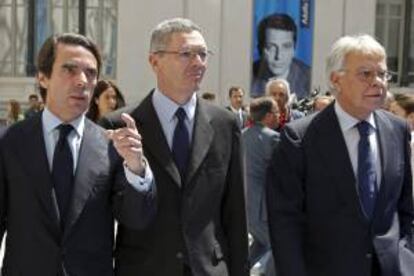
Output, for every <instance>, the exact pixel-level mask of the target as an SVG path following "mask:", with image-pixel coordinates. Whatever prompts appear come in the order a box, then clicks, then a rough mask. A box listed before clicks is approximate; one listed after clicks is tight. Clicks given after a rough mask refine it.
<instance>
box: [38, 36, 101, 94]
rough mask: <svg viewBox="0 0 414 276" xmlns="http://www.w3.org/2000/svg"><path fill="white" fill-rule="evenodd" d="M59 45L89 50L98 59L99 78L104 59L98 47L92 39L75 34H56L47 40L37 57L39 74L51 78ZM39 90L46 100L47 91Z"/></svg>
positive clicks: (40, 88)
mask: <svg viewBox="0 0 414 276" xmlns="http://www.w3.org/2000/svg"><path fill="white" fill-rule="evenodd" d="M59 43H61V44H66V45H79V46H82V47H84V48H85V49H87V50H89V51H90V52H91V53H92V54H93V55H94V57H95V59H96V62H97V65H98V76H97V77H98V78H99V74H100V72H101V66H102V57H101V53H100V51H99V49H98V46H97V45H96V44H95V42H93V41H92V40H91V39H90V38H88V37H86V36H83V35H80V34H75V33H63V34H54V35H52V36H50V37H49V38H48V39H46V41H45V42H44V43H43V45H42V48H40V51H39V54H38V56H37V71H38V72H41V73H43V74H45V76H46V77H48V78H50V76H51V75H52V69H53V64H54V63H55V59H56V47H57V45H58V44H59ZM39 90H40V95H41V97H42V99H43V100H45V99H46V89H45V88H43V87H41V86H40V85H39Z"/></svg>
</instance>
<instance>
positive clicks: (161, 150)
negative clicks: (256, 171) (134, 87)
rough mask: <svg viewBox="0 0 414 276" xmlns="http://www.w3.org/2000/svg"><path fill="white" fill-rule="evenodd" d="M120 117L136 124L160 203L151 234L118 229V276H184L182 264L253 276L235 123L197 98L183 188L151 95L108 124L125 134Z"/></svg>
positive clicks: (211, 273)
mask: <svg viewBox="0 0 414 276" xmlns="http://www.w3.org/2000/svg"><path fill="white" fill-rule="evenodd" d="M122 112H129V113H130V114H131V116H132V117H133V118H134V119H135V120H136V122H137V126H138V130H139V132H140V133H141V135H142V139H143V140H142V141H143V147H144V152H145V155H146V157H147V159H148V161H149V164H150V166H151V169H152V171H153V172H154V176H155V180H156V182H157V183H158V185H157V194H158V199H159V200H158V209H157V210H158V212H157V215H156V218H155V221H154V223H152V224H151V225H150V227H148V228H147V229H145V230H142V231H134V230H132V229H131V228H129V227H125V226H121V227H120V228H119V232H118V236H117V246H118V247H117V252H116V273H117V275H120V276H130V275H131V276H136V275H145V276H160V275H168V276H182V275H183V263H186V264H187V265H188V266H190V267H191V269H192V272H193V275H197V276H227V275H231V276H244V275H248V268H247V257H248V252H247V251H248V250H247V247H248V245H247V230H246V218H245V215H246V214H245V205H244V204H245V201H244V187H243V183H244V180H243V171H242V162H241V156H240V146H241V145H240V130H239V128H238V126H237V123H236V120H235V118H234V116H232V115H231V114H230V113H229V112H227V111H225V110H224V109H221V108H219V107H217V106H214V105H212V104H210V103H208V102H206V101H204V100H202V99H198V102H197V107H196V114H195V123H194V131H193V138H192V146H191V157H190V164H189V168H188V172H187V178H186V180H185V181H182V180H181V179H180V175H179V173H178V170H177V168H176V166H175V164H174V161H173V159H172V155H171V151H170V149H169V147H168V144H167V141H166V138H165V136H164V133H163V130H162V127H161V124H160V122H159V120H158V117H157V114H156V112H155V109H154V107H153V104H152V93H150V95H148V96H147V97H146V98H145V99H144V100H143V102H142V103H141V104H140V105H139V106H138V107H137V108H135V109H133V108H127V109H124V110H119V111H117V112H116V113H115V114H112V115H110V117H108V118H106V119H104V120H103V121H102V124H103V125H104V126H105V127H107V128H117V127H119V126H120V119H119V115H120V113H122Z"/></svg>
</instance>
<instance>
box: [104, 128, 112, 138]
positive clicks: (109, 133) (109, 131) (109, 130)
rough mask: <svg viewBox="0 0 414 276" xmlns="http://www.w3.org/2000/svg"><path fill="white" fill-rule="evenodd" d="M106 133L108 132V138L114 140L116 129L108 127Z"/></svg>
mask: <svg viewBox="0 0 414 276" xmlns="http://www.w3.org/2000/svg"><path fill="white" fill-rule="evenodd" d="M105 134H106V138H108V139H109V140H112V139H113V136H114V131H113V130H112V129H108V130H106V131H105Z"/></svg>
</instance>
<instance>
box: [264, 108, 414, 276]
mask: <svg viewBox="0 0 414 276" xmlns="http://www.w3.org/2000/svg"><path fill="white" fill-rule="evenodd" d="M374 117H375V121H376V125H377V127H378V132H377V135H378V142H379V150H380V157H381V165H382V178H381V184H380V188H379V194H378V197H377V201H376V207H375V211H374V216H373V220H372V221H371V222H369V221H367V219H366V218H365V216H364V214H363V212H362V209H361V204H360V202H359V197H358V188H357V183H356V178H355V176H354V172H353V169H352V165H351V161H350V159H349V155H348V150H347V147H346V145H345V140H344V138H343V134H342V131H341V129H340V127H339V123H338V119H337V116H336V114H335V111H334V106H333V104H331V105H330V106H328V107H327V108H326V109H324V110H323V111H321V112H320V113H318V114H316V115H314V116H310V117H306V118H304V119H301V120H297V121H294V122H292V123H291V124H288V125H287V126H286V127H285V128H284V130H283V132H282V135H281V142H280V146H279V147H278V150H277V151H276V152H275V155H274V159H273V161H272V166H271V167H270V170H269V181H268V185H267V188H268V197H267V199H268V201H267V205H268V212H269V213H268V214H269V220H270V229H271V241H272V246H273V249H274V251H273V254H274V256H275V262H276V268H277V269H278V270H279V274H278V275H280V276H291V275H295V276H305V275H307V276H332V275H336V276H349V275H353V276H371V268H372V263H373V255H374V254H375V255H376V256H377V257H378V261H379V265H380V269H381V276H398V275H407V276H408V275H412V273H413V270H411V271H410V270H406V268H405V267H406V266H407V265H412V259H411V260H410V258H407V259H405V260H404V262H403V263H400V262H401V261H402V259H401V258H400V257H401V256H402V254H404V255H407V254H405V253H407V252H406V251H407V250H409V249H408V247H411V246H412V244H411V240H412V237H413V233H412V229H411V225H412V222H413V219H414V212H413V198H412V183H411V182H412V180H411V168H410V154H409V130H408V126H407V124H406V123H405V122H403V121H402V120H400V119H398V118H397V117H395V116H393V115H391V114H390V113H388V112H384V111H380V110H378V111H375V112H374ZM407 261H408V262H407ZM410 263H411V264H410ZM401 264H402V265H401Z"/></svg>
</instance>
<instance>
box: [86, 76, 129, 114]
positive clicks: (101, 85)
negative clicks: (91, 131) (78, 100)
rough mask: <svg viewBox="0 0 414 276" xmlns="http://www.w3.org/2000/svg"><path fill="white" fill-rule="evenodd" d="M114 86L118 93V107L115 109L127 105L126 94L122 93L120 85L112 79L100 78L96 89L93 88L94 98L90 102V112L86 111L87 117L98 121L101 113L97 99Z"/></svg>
mask: <svg viewBox="0 0 414 276" xmlns="http://www.w3.org/2000/svg"><path fill="white" fill-rule="evenodd" d="M111 87H112V88H113V89H114V91H115V94H116V107H115V109H118V108H121V107H124V106H125V99H124V96H123V95H122V93H121V90H119V88H118V86H116V85H115V83H113V82H112V81H109V80H100V81H98V83H97V84H96V86H95V89H94V90H93V95H92V99H91V101H90V103H89V109H88V112H86V117H88V118H89V119H91V120H92V121H94V122H97V121H98V119H99V117H100V116H101V114H99V108H98V105H97V104H96V103H95V100H96V99H99V97H100V96H101V95H102V93H103V92H104V91H105V90H106V89H108V88H111Z"/></svg>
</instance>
